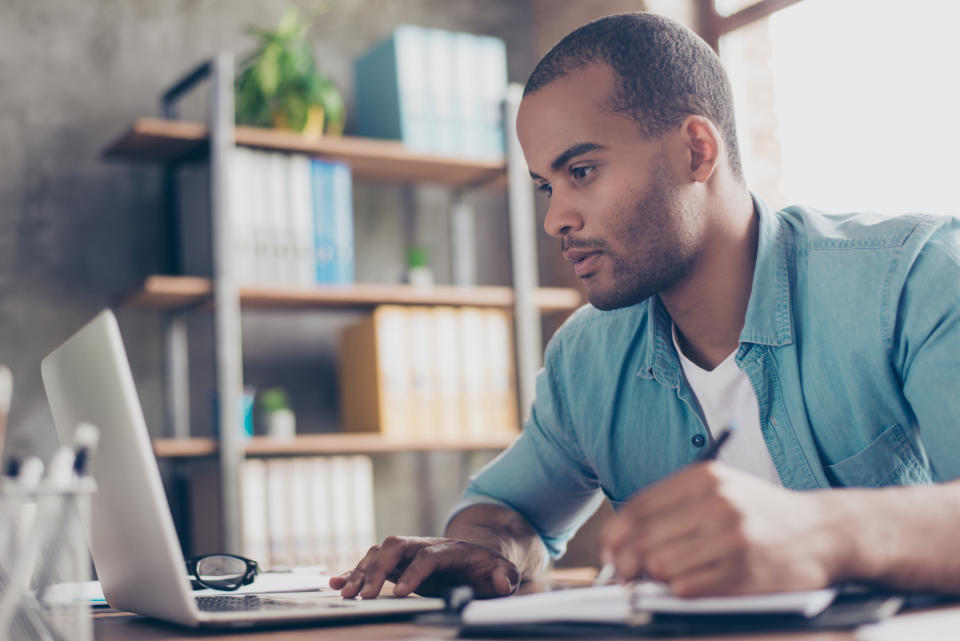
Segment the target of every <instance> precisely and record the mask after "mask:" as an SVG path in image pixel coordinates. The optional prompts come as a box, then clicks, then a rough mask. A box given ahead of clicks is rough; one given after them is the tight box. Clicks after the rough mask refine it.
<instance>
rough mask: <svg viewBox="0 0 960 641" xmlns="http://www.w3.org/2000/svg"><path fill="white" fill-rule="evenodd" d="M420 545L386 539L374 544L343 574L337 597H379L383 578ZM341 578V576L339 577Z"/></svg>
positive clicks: (396, 538) (397, 539)
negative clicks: (355, 565)
mask: <svg viewBox="0 0 960 641" xmlns="http://www.w3.org/2000/svg"><path fill="white" fill-rule="evenodd" d="M421 547H423V543H420V542H411V541H409V540H404V539H402V538H400V537H395V536H389V537H387V538H386V539H384V541H383V543H382V544H380V545H374V546H373V547H371V548H370V550H369V551H368V552H367V554H366V555H365V556H364V557H363V559H361V561H360V563H358V564H357V567H356V568H354V569H353V570H352V571H351V572H348V573H345V574H346V575H348V578H347V580H346V581H344V582H342V583H341V582H338V583H341V587H340V588H339V589H340V594H341V595H342V596H343V597H344V598H347V599H352V598H353V597H355V596H360V597H361V598H364V599H371V598H374V597H376V596H377V595H379V594H380V590H382V589H383V583H384V581H385V580H386V579H387V576H388V575H389V574H391V573H393V572H394V571H395V570H396V569H397V566H398V565H400V564H402V563H403V561H404V559H405V558H406V557H409V556H412V555H413V554H416V552H417V550H419V549H420V548H421ZM340 576H345V575H340Z"/></svg>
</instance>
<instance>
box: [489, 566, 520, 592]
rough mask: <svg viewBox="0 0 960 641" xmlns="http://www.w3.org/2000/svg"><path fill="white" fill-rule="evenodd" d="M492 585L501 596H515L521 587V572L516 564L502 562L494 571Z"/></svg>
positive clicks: (491, 578)
mask: <svg viewBox="0 0 960 641" xmlns="http://www.w3.org/2000/svg"><path fill="white" fill-rule="evenodd" d="M490 583H491V584H492V585H493V589H494V591H495V592H496V593H497V595H499V596H507V595H510V594H513V593H514V592H516V591H517V588H519V587H520V572H519V571H518V570H517V567H516V566H515V565H514V564H512V563H507V562H501V563H500V565H498V566H497V569H496V570H494V571H493V575H492V576H491V577H490Z"/></svg>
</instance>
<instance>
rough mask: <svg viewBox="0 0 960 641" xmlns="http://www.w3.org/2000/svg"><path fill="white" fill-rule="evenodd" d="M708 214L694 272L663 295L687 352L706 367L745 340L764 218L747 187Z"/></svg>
mask: <svg viewBox="0 0 960 641" xmlns="http://www.w3.org/2000/svg"><path fill="white" fill-rule="evenodd" d="M715 206H716V207H717V209H716V210H715V211H714V212H705V214H706V215H709V216H710V217H711V220H712V221H714V223H713V225H712V229H711V232H710V234H709V237H708V238H707V240H706V242H705V243H704V247H703V251H702V253H701V255H700V257H699V259H698V261H697V265H696V267H695V268H694V271H693V273H692V274H690V276H689V277H687V278H686V279H684V281H683V282H682V283H680V284H678V285H677V286H676V287H674V288H672V289H670V290H669V291H665V292H661V293H660V299H661V300H662V301H663V304H664V306H665V307H666V308H667V311H668V312H669V313H670V317H671V318H672V319H673V322H674V324H676V326H677V338H678V342H679V344H680V348H681V349H682V350H683V353H684V355H686V356H687V358H689V359H690V360H692V361H693V362H694V363H696V364H697V365H699V366H700V367H702V368H704V369H706V370H712V369H714V368H715V367H716V366H717V365H719V364H720V363H722V362H723V360H724V359H725V358H726V357H727V356H729V355H730V354H731V353H732V352H733V351H734V350H736V349H737V346H738V344H739V341H740V332H741V331H742V330H743V323H744V319H745V318H746V314H747V303H748V302H749V300H750V291H751V289H752V287H753V270H754V267H755V266H756V261H757V239H758V235H759V219H758V218H757V214H756V212H755V211H754V207H753V200H752V199H751V197H750V194H749V192H747V191H746V190H745V189H744V190H740V191H739V192H738V193H736V194H734V195H733V197H731V198H729V199H728V200H727V201H723V202H720V203H718V204H717V205H715Z"/></svg>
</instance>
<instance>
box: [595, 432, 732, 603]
mask: <svg viewBox="0 0 960 641" xmlns="http://www.w3.org/2000/svg"><path fill="white" fill-rule="evenodd" d="M736 427H737V424H736V423H731V424H730V425H728V426H727V427H725V428H723V430H722V431H721V432H720V433H719V434H717V437H716V438H715V439H713V443H711V444H710V445H709V446H708V447H707V449H705V450H703V451H702V452H700V453H699V454H698V455H697V457H696V458H695V459H693V462H694V463H703V462H704V461H712V460H713V459H715V458H717V455H718V454H719V453H720V448H721V447H722V446H723V444H724V443H726V441H727V439H728V438H730V434H732V433H733V430H734V429H736ZM616 579H617V569H616V567H614V565H613V563H604V564H603V567H602V568H600V571H599V572H598V573H597V577H596V578H595V579H594V580H593V585H607V584H610V583H615V582H616Z"/></svg>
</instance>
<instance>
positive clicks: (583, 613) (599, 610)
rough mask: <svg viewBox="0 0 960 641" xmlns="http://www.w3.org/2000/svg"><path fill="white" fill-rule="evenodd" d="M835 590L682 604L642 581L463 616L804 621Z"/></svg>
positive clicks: (476, 621)
mask: <svg viewBox="0 0 960 641" xmlns="http://www.w3.org/2000/svg"><path fill="white" fill-rule="evenodd" d="M836 594H837V591H836V590H835V589H824V590H813V591H806V592H781V593H776V594H759V595H749V596H733V597H704V598H696V599H684V598H679V597H676V596H673V595H672V594H671V593H670V589H669V588H668V587H666V586H665V585H663V584H660V583H654V582H649V581H644V582H640V583H636V584H627V585H603V586H597V587H588V588H574V589H571V590H558V591H556V592H542V593H539V594H530V595H525V596H517V597H512V598H509V599H492V600H489V601H474V602H472V603H470V604H469V605H468V606H467V607H466V608H465V609H464V611H463V621H464V623H465V624H467V625H488V624H492V625H510V624H528V623H547V622H580V623H612V624H627V625H642V624H644V623H646V622H648V621H649V620H650V618H651V615H654V614H690V615H694V614H697V615H717V614H790V615H796V616H802V617H806V618H810V617H814V616H816V615H818V614H820V613H821V612H823V611H824V610H825V609H826V608H827V607H828V606H829V605H830V603H831V602H832V601H833V599H834V598H835V597H836Z"/></svg>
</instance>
